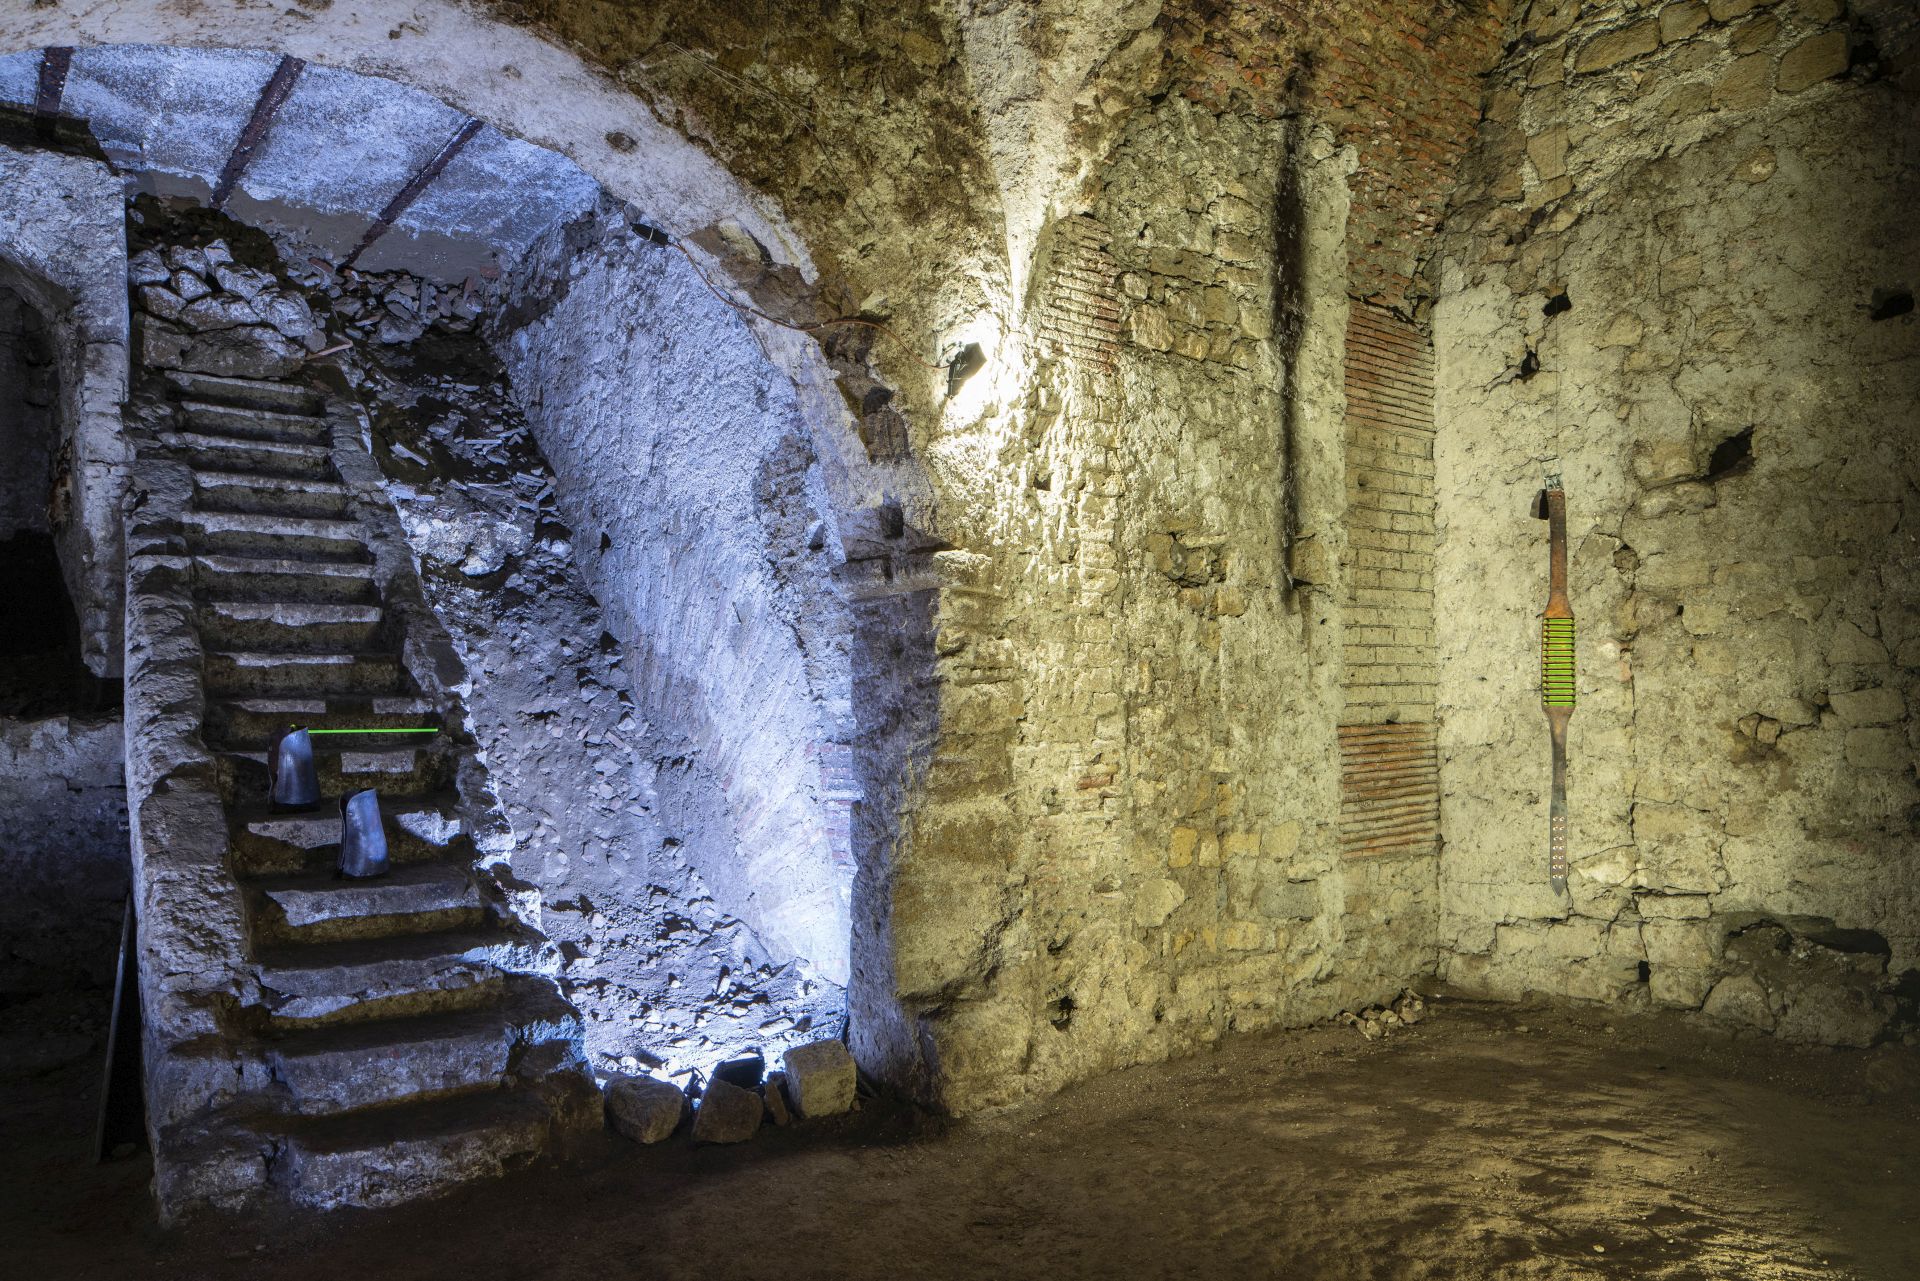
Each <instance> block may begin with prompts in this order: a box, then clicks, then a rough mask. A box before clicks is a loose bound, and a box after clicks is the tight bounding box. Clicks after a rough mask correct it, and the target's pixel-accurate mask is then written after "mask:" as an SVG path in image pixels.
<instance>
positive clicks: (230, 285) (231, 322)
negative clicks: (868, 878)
mask: <svg viewBox="0 0 1920 1281" xmlns="http://www.w3.org/2000/svg"><path fill="white" fill-rule="evenodd" d="M127 266H128V275H129V280H130V281H131V283H132V286H133V292H134V298H135V300H136V302H137V303H138V306H139V311H140V313H141V330H140V332H141V335H142V343H143V347H142V350H143V352H144V355H145V358H146V361H147V363H148V364H150V365H153V366H156V367H158V368H162V369H179V370H186V371H189V372H193V373H202V374H218V375H221V376H224V377H235V376H239V375H243V374H244V375H250V376H254V377H267V378H284V377H286V376H288V375H290V374H292V373H295V372H296V371H298V370H299V368H300V367H301V365H302V364H303V363H304V362H305V360H306V358H307V357H308V356H309V355H311V354H312V353H314V352H316V351H320V350H322V349H323V348H325V346H326V345H327V340H326V333H325V331H324V329H323V328H322V326H321V324H320V322H319V321H318V320H316V319H315V318H314V315H313V311H312V309H311V308H309V307H308V306H307V303H306V300H305V299H304V298H302V297H301V296H300V295H299V294H298V293H297V292H294V291H292V290H289V289H286V288H284V287H283V286H282V285H281V283H280V281H279V279H278V278H277V277H276V276H274V274H273V273H272V272H269V271H263V270H261V269H259V268H256V267H248V266H243V265H242V264H240V263H238V262H236V261H235V260H234V257H233V253H232V251H231V249H230V248H229V247H228V245H227V244H226V242H225V241H221V240H215V241H213V242H212V243H211V244H207V245H203V246H193V245H181V244H174V245H168V246H166V247H165V248H164V249H161V248H158V247H155V248H149V249H144V250H142V251H140V252H139V253H137V254H135V255H133V257H132V258H131V259H129V260H128V264H127Z"/></svg>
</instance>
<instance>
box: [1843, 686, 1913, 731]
mask: <svg viewBox="0 0 1920 1281" xmlns="http://www.w3.org/2000/svg"><path fill="white" fill-rule="evenodd" d="M1827 701H1828V702H1829V703H1831V704H1832V706H1833V710H1834V713H1835V714H1836V715H1838V716H1839V717H1840V719H1841V720H1842V721H1843V722H1845V723H1846V724H1848V725H1891V724H1894V723H1895V722H1897V721H1899V720H1900V719H1901V718H1902V717H1904V716H1905V715H1906V714H1907V700H1906V699H1905V698H1904V697H1902V696H1901V694H1900V691H1899V690H1897V689H1888V688H1885V687H1884V686H1883V687H1880V688H1876V689H1856V690H1847V691H1843V692H1838V693H1833V694H1829V695H1828V696H1827Z"/></svg>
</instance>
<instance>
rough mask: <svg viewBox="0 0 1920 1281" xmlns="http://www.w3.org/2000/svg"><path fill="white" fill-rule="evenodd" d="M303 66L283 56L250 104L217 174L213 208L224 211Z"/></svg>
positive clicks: (297, 61)
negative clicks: (245, 124)
mask: <svg viewBox="0 0 1920 1281" xmlns="http://www.w3.org/2000/svg"><path fill="white" fill-rule="evenodd" d="M306 65H307V64H306V63H304V62H302V61H301V60H300V59H298V58H296V57H294V56H293V55H292V54H290V53H289V54H282V55H281V56H280V65H279V66H277V67H275V68H274V69H273V74H272V75H271V76H269V77H267V83H266V84H265V85H264V86H262V87H261V90H260V97H259V99H258V100H256V101H255V102H254V104H253V114H252V115H251V116H249V117H248V118H247V127H246V128H245V129H242V130H241V131H240V137H239V140H238V141H236V142H235V143H234V144H233V154H232V155H230V156H228V157H227V165H226V168H224V169H222V170H221V171H220V180H219V181H218V182H216V183H215V184H214V187H213V199H212V201H211V202H210V203H211V204H212V205H213V207H214V208H215V209H220V208H224V207H225V206H226V203H227V197H228V196H231V195H232V194H233V189H234V188H235V187H236V186H238V185H239V182H240V175H242V174H244V173H245V172H246V171H247V166H248V165H249V164H251V163H252V162H253V153H254V152H255V151H257V150H259V147H260V144H261V142H262V141H264V140H265V138H266V136H267V128H268V127H269V126H270V125H272V124H273V117H274V113H275V112H277V111H279V110H280V104H281V103H283V102H285V101H286V100H287V95H289V94H291V93H292V92H293V83H294V81H296V80H298V79H299V78H300V73H301V72H302V71H303V70H305V69H306Z"/></svg>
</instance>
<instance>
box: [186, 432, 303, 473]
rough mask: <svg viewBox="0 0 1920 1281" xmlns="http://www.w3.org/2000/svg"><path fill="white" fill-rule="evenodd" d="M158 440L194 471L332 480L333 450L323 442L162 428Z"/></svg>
mask: <svg viewBox="0 0 1920 1281" xmlns="http://www.w3.org/2000/svg"><path fill="white" fill-rule="evenodd" d="M160 443H161V445H163V446H165V447H166V448H168V449H171V450H175V451H177V452H178V453H180V454H182V455H183V456H184V457H185V458H186V460H187V462H188V464H189V465H191V466H192V467H193V468H194V469H195V470H196V471H223V472H244V473H248V474H252V475H260V476H280V477H297V476H312V477H314V478H316V479H319V480H333V479H334V478H335V475H336V473H335V472H334V470H333V451H332V450H330V449H328V448H327V447H326V446H324V445H295V444H287V443H284V442H280V441H272V440H241V439H239V438H237V437H233V436H216V435H211V434H209V433H206V432H197V431H165V432H161V433H160Z"/></svg>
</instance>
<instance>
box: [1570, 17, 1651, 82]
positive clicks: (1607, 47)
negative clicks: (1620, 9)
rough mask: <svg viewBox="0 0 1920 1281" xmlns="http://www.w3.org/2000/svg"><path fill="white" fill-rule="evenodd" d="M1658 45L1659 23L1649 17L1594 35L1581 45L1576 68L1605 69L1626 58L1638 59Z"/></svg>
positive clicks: (1575, 64) (1577, 69)
mask: <svg viewBox="0 0 1920 1281" xmlns="http://www.w3.org/2000/svg"><path fill="white" fill-rule="evenodd" d="M1659 47H1660V24H1659V23H1658V22H1657V21H1655V20H1654V19H1651V18H1648V19H1646V20H1644V21H1641V22H1636V23H1634V24H1633V25H1631V26H1627V27H1622V28H1620V29H1619V30H1618V31H1609V32H1607V33H1605V34H1604V35H1599V36H1595V37H1594V38H1593V39H1592V40H1589V41H1587V43H1586V44H1584V45H1582V46H1581V47H1580V52H1579V53H1578V54H1577V55H1576V56H1575V57H1574V60H1573V69H1574V70H1575V71H1604V70H1606V69H1607V68H1608V67H1613V66H1618V65H1619V64H1620V63H1623V62H1625V61H1627V60H1628V59H1629V58H1638V57H1641V56H1643V55H1645V54H1649V53H1652V52H1653V51H1654V50H1655V49H1658V48H1659Z"/></svg>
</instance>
